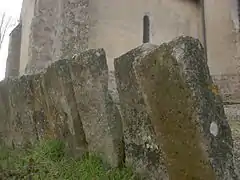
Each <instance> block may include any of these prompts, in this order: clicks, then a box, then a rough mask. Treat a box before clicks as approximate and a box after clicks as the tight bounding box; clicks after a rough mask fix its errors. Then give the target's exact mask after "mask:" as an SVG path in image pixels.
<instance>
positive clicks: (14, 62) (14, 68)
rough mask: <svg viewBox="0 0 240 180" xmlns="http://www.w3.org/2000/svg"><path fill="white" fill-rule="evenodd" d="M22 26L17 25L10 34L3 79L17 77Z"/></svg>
mask: <svg viewBox="0 0 240 180" xmlns="http://www.w3.org/2000/svg"><path fill="white" fill-rule="evenodd" d="M21 34H22V24H20V23H19V24H18V25H17V26H16V27H15V28H14V29H13V30H12V32H11V33H10V35H9V36H10V38H9V45H8V57H7V62H6V72H5V77H10V76H13V77H15V76H18V74H19V64H20V49H21V36H22V35H21Z"/></svg>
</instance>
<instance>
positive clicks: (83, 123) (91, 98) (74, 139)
mask: <svg viewBox="0 0 240 180" xmlns="http://www.w3.org/2000/svg"><path fill="white" fill-rule="evenodd" d="M0 113H1V121H0V123H1V124H0V132H1V133H0V137H1V140H2V141H3V142H4V143H6V144H8V145H11V144H14V145H23V144H24V143H26V142H34V141H36V140H39V139H48V138H58V139H62V140H64V141H65V142H66V143H67V144H68V146H69V147H70V149H71V150H73V153H75V154H76V155H81V154H83V153H85V152H86V151H91V152H95V153H99V154H100V155H102V157H103V159H104V160H106V161H107V162H108V163H109V164H110V165H112V166H119V165H121V163H122V162H123V157H124V152H123V134H122V128H121V119H120V115H119V112H118V110H117V108H116V106H115V105H114V104H113V101H112V98H111V96H110V94H109V92H108V68H107V62H106V57H105V52H104V51H103V50H102V49H97V50H88V51H85V52H83V53H81V54H78V55H75V57H74V58H73V59H68V60H59V61H57V62H55V63H53V64H51V65H50V66H49V67H48V68H46V69H44V70H42V71H41V72H40V73H38V74H34V75H24V76H22V77H20V78H15V79H13V78H7V79H5V80H4V81H2V82H1V84H0Z"/></svg>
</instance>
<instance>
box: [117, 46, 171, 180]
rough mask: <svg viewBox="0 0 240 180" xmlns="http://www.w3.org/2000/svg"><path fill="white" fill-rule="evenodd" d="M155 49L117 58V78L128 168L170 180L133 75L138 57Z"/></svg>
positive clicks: (143, 49)
mask: <svg viewBox="0 0 240 180" xmlns="http://www.w3.org/2000/svg"><path fill="white" fill-rule="evenodd" d="M154 48H156V46H155V45H151V44H144V45H142V46H140V47H138V48H136V49H133V50H131V51H129V52H128V53H126V54H124V55H123V56H121V57H119V58H116V59H115V61H114V65H115V77H116V83H117V90H118V93H119V100H120V101H119V103H120V111H121V115H122V122H123V130H124V142H125V156H126V159H125V161H126V164H127V165H130V166H133V167H134V168H135V170H136V171H138V172H140V173H141V174H143V175H145V176H146V177H148V179H159V180H161V179H168V175H167V174H166V173H165V172H166V166H165V165H164V160H163V159H164V156H163V154H162V151H161V149H159V147H158V145H157V143H156V134H155V132H154V129H153V126H152V124H151V120H150V117H149V113H148V112H147V109H146V104H145V102H144V100H143V94H142V92H141V90H140V87H139V84H138V81H137V79H136V76H135V74H134V71H133V62H134V61H135V58H137V57H138V56H141V55H144V54H148V53H149V52H150V51H151V50H153V49H154Z"/></svg>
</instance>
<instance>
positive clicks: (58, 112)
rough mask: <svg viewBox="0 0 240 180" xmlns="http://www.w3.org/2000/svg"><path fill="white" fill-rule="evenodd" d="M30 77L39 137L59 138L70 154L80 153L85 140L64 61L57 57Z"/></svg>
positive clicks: (84, 149)
mask: <svg viewBox="0 0 240 180" xmlns="http://www.w3.org/2000/svg"><path fill="white" fill-rule="evenodd" d="M34 77H35V78H34V83H33V88H34V97H35V101H34V102H35V104H34V109H35V113H36V114H35V116H36V117H35V121H36V124H37V127H38V128H37V129H38V131H39V137H40V138H58V139H62V140H64V141H65V142H66V143H67V144H68V145H69V146H70V149H71V150H73V153H74V154H77V155H80V154H82V153H84V152H85V151H86V150H87V144H86V140H85V134H84V132H83V127H82V124H81V119H80V115H79V113H78V111H77V106H76V100H75V96H74V92H73V87H72V81H71V77H70V72H69V68H68V63H67V62H66V60H60V61H57V62H56V63H54V64H52V65H51V66H49V67H48V68H47V69H46V70H45V71H44V72H42V73H41V74H38V75H35V76H34Z"/></svg>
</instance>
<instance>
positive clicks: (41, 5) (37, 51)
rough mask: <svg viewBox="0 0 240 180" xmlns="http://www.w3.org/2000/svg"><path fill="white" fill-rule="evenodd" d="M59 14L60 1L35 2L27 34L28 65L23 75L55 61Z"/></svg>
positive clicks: (39, 69) (38, 0)
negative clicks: (29, 29)
mask: <svg viewBox="0 0 240 180" xmlns="http://www.w3.org/2000/svg"><path fill="white" fill-rule="evenodd" d="M60 13H61V1H54V0H46V1H41V0H37V1H36V2H35V6H34V16H33V18H32V20H31V31H30V34H29V51H28V56H29V57H28V63H27V66H26V69H25V73H28V74H30V73H36V72H39V71H41V70H42V69H44V68H46V66H47V65H48V64H49V63H50V62H52V61H54V60H56V57H55V49H59V48H60V46H61V43H60V42H58V44H57V45H58V47H54V46H55V45H56V43H55V41H56V40H58V37H57V31H59V29H61V27H60V25H59V23H58V21H59V19H60Z"/></svg>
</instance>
